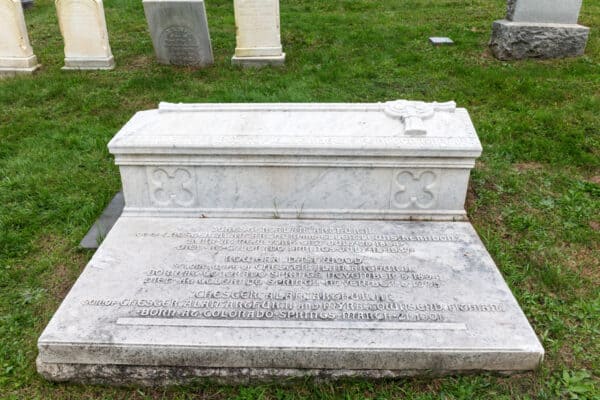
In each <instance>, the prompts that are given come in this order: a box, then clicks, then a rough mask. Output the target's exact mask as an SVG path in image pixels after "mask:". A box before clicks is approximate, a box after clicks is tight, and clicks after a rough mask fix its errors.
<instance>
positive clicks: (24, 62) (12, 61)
mask: <svg viewBox="0 0 600 400" xmlns="http://www.w3.org/2000/svg"><path fill="white" fill-rule="evenodd" d="M40 66H41V65H40V64H38V61H37V57H36V56H35V55H32V56H31V57H24V58H19V57H0V78H1V77H9V76H15V75H28V74H32V73H33V72H34V71H36V70H37V69H38V68H40Z"/></svg>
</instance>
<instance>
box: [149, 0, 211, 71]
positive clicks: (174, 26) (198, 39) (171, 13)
mask: <svg viewBox="0 0 600 400" xmlns="http://www.w3.org/2000/svg"><path fill="white" fill-rule="evenodd" d="M143 4H144V12H145V14H146V19H147V21H148V28H149V29H150V34H151V36H152V43H153V44H154V51H155V53H156V58H157V59H158V62H159V63H161V64H172V65H182V66H198V67H203V66H208V65H212V64H213V62H214V60H213V54H212V47H211V41H210V33H209V31H208V20H207V18H206V9H205V7H204V1H203V0H144V1H143Z"/></svg>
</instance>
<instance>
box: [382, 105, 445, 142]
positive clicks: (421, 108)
mask: <svg viewBox="0 0 600 400" xmlns="http://www.w3.org/2000/svg"><path fill="white" fill-rule="evenodd" d="M455 110H456V103H455V102H453V101H448V102H446V103H437V102H433V103H425V102H424V101H409V100H394V101H388V102H386V103H383V111H384V112H385V113H386V114H387V115H388V116H389V117H391V118H395V119H399V120H400V121H401V122H402V123H403V124H404V133H405V134H406V135H411V136H422V135H426V134H427V129H426V128H425V124H424V121H425V120H427V119H430V118H432V117H433V116H434V115H435V113H436V112H449V113H453V112H454V111H455Z"/></svg>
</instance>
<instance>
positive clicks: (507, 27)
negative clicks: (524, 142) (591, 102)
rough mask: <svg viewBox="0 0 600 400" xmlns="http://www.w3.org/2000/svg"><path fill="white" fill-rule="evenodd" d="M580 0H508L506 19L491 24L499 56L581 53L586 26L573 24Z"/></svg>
mask: <svg viewBox="0 0 600 400" xmlns="http://www.w3.org/2000/svg"><path fill="white" fill-rule="evenodd" d="M581 2H582V0H508V10H507V13H506V19H503V20H498V21H495V22H494V24H493V26H492V39H491V41H490V48H491V50H492V53H493V54H494V56H495V57H496V58H498V59H500V60H519V59H524V58H563V57H575V56H581V55H583V52H584V51H585V45H586V43H587V39H588V34H589V28H587V27H585V26H581V25H578V24H577V19H578V17H579V10H580V9H581Z"/></svg>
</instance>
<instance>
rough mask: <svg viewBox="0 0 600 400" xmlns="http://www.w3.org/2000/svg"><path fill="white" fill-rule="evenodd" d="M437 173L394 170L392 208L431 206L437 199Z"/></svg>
mask: <svg viewBox="0 0 600 400" xmlns="http://www.w3.org/2000/svg"><path fill="white" fill-rule="evenodd" d="M437 180H438V177H437V174H436V173H435V172H433V171H430V170H425V171H407V170H402V171H396V172H395V173H394V178H393V182H392V195H391V197H392V198H391V205H392V207H393V208H420V209H427V208H432V207H433V206H434V205H435V203H436V201H437V195H438V193H437V192H438V190H437Z"/></svg>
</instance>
